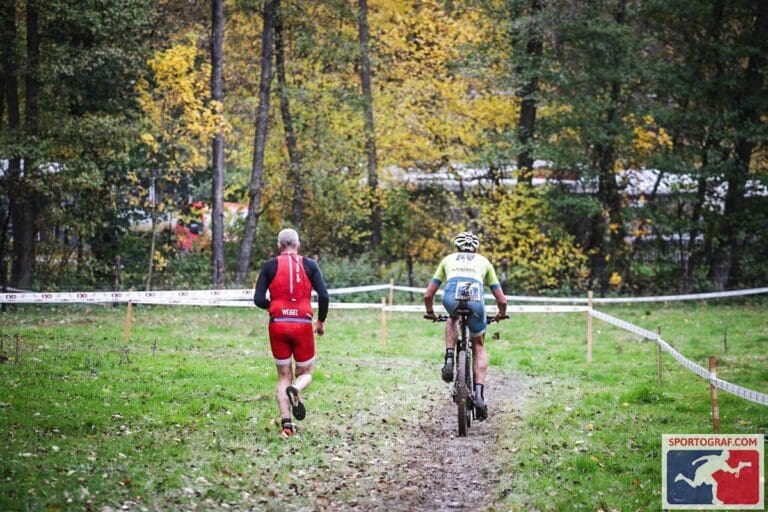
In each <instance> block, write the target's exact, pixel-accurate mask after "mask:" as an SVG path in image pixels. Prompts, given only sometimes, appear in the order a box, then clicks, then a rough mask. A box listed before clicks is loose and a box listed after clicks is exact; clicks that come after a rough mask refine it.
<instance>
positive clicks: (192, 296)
mask: <svg viewBox="0 0 768 512" xmlns="http://www.w3.org/2000/svg"><path fill="white" fill-rule="evenodd" d="M390 289H392V290H396V291H403V292H409V293H418V294H423V293H424V288H417V287H412V286H399V285H389V284H372V285H366V286H349V287H344V288H332V289H330V290H328V293H329V294H330V295H331V296H333V295H346V294H353V293H363V292H373V291H381V290H390ZM442 293H443V290H438V292H437V294H438V295H441V294H442ZM764 293H768V287H767V288H750V289H745V290H731V291H725V292H711V293H696V294H690V295H661V296H654V297H608V298H594V299H592V303H593V304H621V303H623V304H628V303H638V302H673V301H683V300H704V299H720V298H726V297H743V296H748V295H758V294H764ZM506 297H507V300H509V301H513V302H537V303H545V304H546V303H562V302H566V303H576V304H587V303H588V299H587V298H584V297H534V296H521V295H507V296H506ZM166 298H167V299H188V300H203V301H205V300H216V301H230V300H232V301H235V300H243V301H251V300H252V299H253V288H243V289H232V290H164V291H149V292H141V291H125V292H67V293H28V292H23V293H17V292H4V293H0V303H10V304H31V303H42V304H45V303H48V304H57V303H94V302H120V303H125V302H133V303H137V304H138V303H140V302H141V301H143V300H145V299H166ZM485 298H486V299H488V300H493V299H494V296H493V295H492V294H485ZM184 303H185V302H176V301H175V300H174V302H169V304H184ZM193 305H194V304H193Z"/></svg>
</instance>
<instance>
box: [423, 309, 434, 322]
mask: <svg viewBox="0 0 768 512" xmlns="http://www.w3.org/2000/svg"><path fill="white" fill-rule="evenodd" d="M424 318H427V319H429V320H432V321H433V322H436V321H437V315H436V314H435V312H434V311H427V312H426V313H424Z"/></svg>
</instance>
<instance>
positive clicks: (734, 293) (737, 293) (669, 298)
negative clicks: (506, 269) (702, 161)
mask: <svg viewBox="0 0 768 512" xmlns="http://www.w3.org/2000/svg"><path fill="white" fill-rule="evenodd" d="M763 293H768V288H749V289H745V290H731V291H726V292H710V293H693V294H689V295H657V296H652V297H603V298H601V297H595V298H593V299H592V303H593V304H630V303H638V302H675V301H683V300H703V299H722V298H726V297H744V296H747V295H760V294H763ZM488 297H489V298H492V296H490V295H488ZM507 300H512V301H516V302H576V303H579V304H588V303H589V299H588V298H584V297H572V298H568V297H529V296H519V295H507Z"/></svg>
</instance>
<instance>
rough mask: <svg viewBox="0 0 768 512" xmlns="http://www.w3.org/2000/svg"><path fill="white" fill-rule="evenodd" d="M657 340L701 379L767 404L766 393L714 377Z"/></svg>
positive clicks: (662, 341) (739, 395)
mask: <svg viewBox="0 0 768 512" xmlns="http://www.w3.org/2000/svg"><path fill="white" fill-rule="evenodd" d="M657 341H658V343H659V345H660V346H661V349H662V350H664V351H665V352H667V353H668V354H669V355H671V356H672V357H673V358H674V359H675V360H676V361H677V362H678V363H680V364H681V365H683V366H685V367H686V368H688V369H689V370H691V371H692V372H693V373H695V374H696V375H698V376H699V377H701V378H702V379H704V380H707V381H709V382H710V383H711V384H713V385H714V386H715V387H716V388H718V389H722V390H723V391H726V392H728V393H730V394H732V395H735V396H738V397H740V398H744V399H746V400H749V401H751V402H755V403H757V404H760V405H768V394H765V393H760V392H759V391H754V390H751V389H747V388H743V387H741V386H737V385H736V384H733V383H731V382H728V381H726V380H723V379H719V378H717V377H715V376H714V375H713V374H712V373H711V372H710V371H709V370H708V369H706V368H704V367H703V366H699V365H698V364H696V363H694V362H693V361H691V360H690V359H686V358H685V356H683V355H682V354H681V353H680V352H678V351H677V350H675V349H674V348H672V346H671V345H670V344H669V343H667V342H666V341H664V340H663V339H661V338H659V339H658V340H657Z"/></svg>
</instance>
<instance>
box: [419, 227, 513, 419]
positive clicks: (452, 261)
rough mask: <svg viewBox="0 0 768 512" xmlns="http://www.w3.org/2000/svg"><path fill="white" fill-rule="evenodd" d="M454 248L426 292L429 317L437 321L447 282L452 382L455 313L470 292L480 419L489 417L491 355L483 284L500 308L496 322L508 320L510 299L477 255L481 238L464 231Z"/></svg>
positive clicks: (447, 377) (447, 371) (447, 369)
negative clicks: (439, 296) (438, 299)
mask: <svg viewBox="0 0 768 512" xmlns="http://www.w3.org/2000/svg"><path fill="white" fill-rule="evenodd" d="M453 245H455V246H456V249H457V250H458V252H454V253H452V254H449V255H448V256H446V257H445V258H443V261H441V262H440V265H438V267H437V270H436V271H435V275H434V277H432V281H430V283H429V285H428V286H427V290H426V291H425V292H424V307H425V308H426V316H427V317H428V318H431V319H432V320H437V315H436V314H435V311H434V309H433V304H434V297H435V293H437V290H438V289H439V288H440V285H441V284H442V283H445V291H444V294H443V306H445V309H446V310H447V311H448V314H449V315H450V318H449V319H448V322H446V324H445V365H444V366H443V369H442V377H443V380H444V381H445V382H452V381H453V359H454V352H455V350H456V335H457V330H458V316H454V311H456V308H457V306H458V302H457V301H456V295H457V291H458V290H467V289H468V290H469V291H470V295H471V296H472V300H470V301H469V302H468V303H467V305H468V306H469V309H470V310H472V315H471V316H470V317H469V334H470V336H471V338H472V355H473V358H472V371H473V372H474V381H475V414H476V416H477V419H478V420H484V419H486V418H487V417H488V405H487V404H486V403H485V394H484V392H485V378H486V376H487V374H488V355H487V354H486V352H485V345H484V344H483V342H484V341H485V327H486V323H485V301H484V299H483V294H484V288H483V285H488V286H489V287H490V289H491V292H493V296H494V297H495V299H496V304H497V305H498V308H499V310H498V313H496V317H495V318H496V320H501V319H502V318H506V317H507V298H506V297H505V296H504V290H502V289H501V284H499V279H498V277H496V270H495V269H494V268H493V265H492V264H491V262H490V261H488V260H487V259H486V258H485V257H484V256H481V255H479V254H477V248H478V247H479V246H480V239H479V238H477V236H476V235H475V234H473V233H470V232H466V231H465V232H462V233H459V234H458V235H456V236H455V237H454V238H453Z"/></svg>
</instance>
